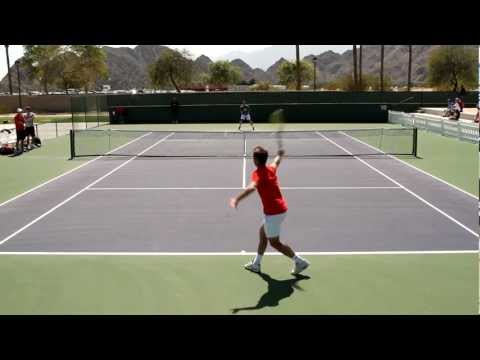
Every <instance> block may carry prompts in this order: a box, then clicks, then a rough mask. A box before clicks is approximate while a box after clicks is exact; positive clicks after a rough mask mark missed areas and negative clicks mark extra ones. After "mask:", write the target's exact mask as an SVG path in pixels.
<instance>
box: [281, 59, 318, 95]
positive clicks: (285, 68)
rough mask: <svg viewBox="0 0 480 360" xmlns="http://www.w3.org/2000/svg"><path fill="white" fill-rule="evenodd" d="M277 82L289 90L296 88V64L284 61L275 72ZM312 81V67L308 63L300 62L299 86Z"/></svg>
mask: <svg viewBox="0 0 480 360" xmlns="http://www.w3.org/2000/svg"><path fill="white" fill-rule="evenodd" d="M277 75H278V78H279V82H280V84H282V85H285V86H286V87H287V88H289V89H293V88H296V86H297V64H296V62H293V61H284V62H283V63H282V64H281V65H280V66H279V68H278V70H277ZM312 79H313V65H312V64H310V63H309V62H308V61H305V60H302V61H300V84H304V83H306V82H309V81H311V80H312Z"/></svg>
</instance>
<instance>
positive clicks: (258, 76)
mask: <svg viewBox="0 0 480 360" xmlns="http://www.w3.org/2000/svg"><path fill="white" fill-rule="evenodd" d="M230 63H231V64H232V65H234V66H236V67H237V68H239V69H240V73H241V77H242V80H244V81H249V80H251V79H255V80H256V81H257V82H258V81H271V79H270V77H269V76H268V74H267V73H265V71H263V70H262V69H259V68H255V69H252V68H251V67H250V65H248V64H247V63H246V62H245V61H243V60H242V59H235V60H233V61H230Z"/></svg>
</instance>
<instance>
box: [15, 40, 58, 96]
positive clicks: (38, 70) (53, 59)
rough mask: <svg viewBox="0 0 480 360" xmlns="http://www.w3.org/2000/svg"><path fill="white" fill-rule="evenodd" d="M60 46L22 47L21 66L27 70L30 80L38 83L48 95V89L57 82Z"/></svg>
mask: <svg viewBox="0 0 480 360" xmlns="http://www.w3.org/2000/svg"><path fill="white" fill-rule="evenodd" d="M62 48H63V47H62V45H24V46H23V49H24V55H23V61H22V65H23V66H24V67H25V68H26V69H27V71H28V73H29V77H30V79H32V80H33V79H35V80H38V81H39V82H40V84H41V85H42V87H43V90H44V91H45V93H46V94H48V87H49V85H52V84H54V83H55V82H56V80H57V75H58V55H59V54H60V53H61V52H62Z"/></svg>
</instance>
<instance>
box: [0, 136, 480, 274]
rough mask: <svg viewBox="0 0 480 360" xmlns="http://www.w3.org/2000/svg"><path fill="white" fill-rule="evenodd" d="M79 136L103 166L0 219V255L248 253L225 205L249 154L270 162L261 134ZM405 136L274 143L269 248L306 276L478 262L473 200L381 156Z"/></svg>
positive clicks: (245, 206)
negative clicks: (342, 267)
mask: <svg viewBox="0 0 480 360" xmlns="http://www.w3.org/2000/svg"><path fill="white" fill-rule="evenodd" d="M112 133H113V134H114V135H112ZM386 133H387V132H385V133H384V135H385V134H386ZM78 135H79V136H78V137H76V139H75V144H74V146H75V148H76V153H77V154H76V155H82V154H83V155H85V156H93V155H100V154H106V153H109V155H110V156H103V157H99V158H97V157H95V158H92V159H91V160H90V161H88V162H86V163H84V164H83V165H82V166H80V167H79V168H77V169H76V170H75V171H72V172H70V173H67V174H66V175H64V176H61V177H59V178H58V179H56V180H55V181H52V182H50V183H48V184H46V185H44V186H42V187H40V188H39V189H37V190H35V191H32V192H29V193H28V194H26V195H24V196H22V197H19V198H17V199H13V200H12V201H9V202H7V203H4V204H3V205H2V206H0V253H1V254H2V255H33V254H44V255H66V254H67V255H68V254H69V255H79V256H81V255H101V256H107V255H159V256H161V255H176V256H181V255H186V256H187V255H188V256H189V255H199V256H200V255H203V256H205V257H210V256H222V255H225V256H227V255H232V256H234V255H239V256H243V255H248V254H253V253H255V251H256V247H257V237H258V227H259V225H260V221H261V207H260V202H259V199H258V198H257V197H252V198H251V199H249V201H245V202H244V203H242V204H241V205H240V207H239V208H238V210H233V209H230V208H229V207H228V199H229V198H230V197H231V196H233V195H235V194H237V193H238V192H239V191H241V189H242V188H244V187H245V186H246V184H248V182H249V174H250V173H251V171H252V170H253V164H252V159H251V157H250V156H249V153H250V152H251V149H252V148H253V146H254V145H263V146H265V147H267V148H268V149H271V150H272V151H273V150H274V144H275V140H274V138H272V133H269V132H265V133H261V132H257V133H248V134H246V133H238V134H233V133H227V132H223V133H222V132H220V133H214V132H204V133H201V132H175V131H171V132H169V131H144V132H143V131H125V132H123V133H120V132H119V133H115V132H112V131H110V130H89V131H84V132H79V134H78ZM82 135H85V136H86V137H87V138H85V139H82V138H81V136H82ZM412 136H413V135H411V134H407V135H405V134H404V133H403V132H402V133H399V132H398V131H396V132H392V136H391V137H388V136H381V137H379V136H378V132H376V131H370V132H365V131H364V132H356V131H338V130H332V131H305V132H298V133H296V132H289V133H288V134H287V133H286V138H285V148H286V151H287V154H290V158H289V157H287V158H286V159H285V160H284V162H283V163H282V166H281V168H280V170H279V176H280V184H281V186H282V189H283V192H284V194H285V196H286V198H287V201H288V203H289V208H290V210H289V216H288V218H287V220H286V223H285V225H284V230H283V232H282V238H283V239H284V240H285V241H286V242H288V243H290V244H292V245H293V246H294V248H295V249H296V250H297V251H298V252H299V253H303V254H305V256H306V257H308V256H311V257H312V268H315V266H319V263H323V260H321V259H322V257H316V256H317V255H352V254H365V255H372V254H373V255H375V254H384V255H395V254H452V255H454V254H478V247H479V244H478V217H477V211H476V209H477V207H478V199H477V198H475V197H474V196H473V195H471V194H469V193H467V192H465V191H463V190H461V189H459V188H456V187H454V186H451V185H449V184H447V183H445V182H444V181H441V180H440V179H438V178H435V177H432V176H430V175H428V174H427V173H424V172H421V171H419V170H418V169H416V168H414V167H412V166H409V165H408V164H407V163H405V162H403V161H401V160H399V159H397V158H394V157H393V156H390V155H386V154H385V152H387V153H399V154H402V153H409V152H411V151H413V150H412V147H413V143H412V141H411V139H412ZM107 138H108V140H107V142H106V139H107ZM107 143H108V146H107V145H106V144H107ZM113 155H121V156H113ZM150 156H151V157H150ZM72 161H76V160H72ZM267 251H268V250H267ZM267 254H268V253H267ZM219 259H220V258H219ZM243 260H244V259H243V258H242V259H241V260H240V262H239V264H238V265H237V266H238V271H243V270H242V269H241V265H242V261H243ZM182 261H184V260H182ZM194 261H197V260H194ZM219 261H220V262H222V261H223V260H219ZM275 261H277V260H275ZM320 266H321V265H320ZM288 270H289V269H288V268H285V272H287V271H288ZM306 275H308V270H307V272H306ZM242 276H243V275H242ZM264 280H265V279H264ZM265 281H268V279H267V280H265Z"/></svg>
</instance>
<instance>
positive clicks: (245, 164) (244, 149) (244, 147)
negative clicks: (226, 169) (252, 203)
mask: <svg viewBox="0 0 480 360" xmlns="http://www.w3.org/2000/svg"><path fill="white" fill-rule="evenodd" d="M246 168H247V138H246V137H243V173H242V188H243V189H245V187H246V185H247V184H246V182H247V181H246V179H245V175H246V174H245V172H246Z"/></svg>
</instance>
